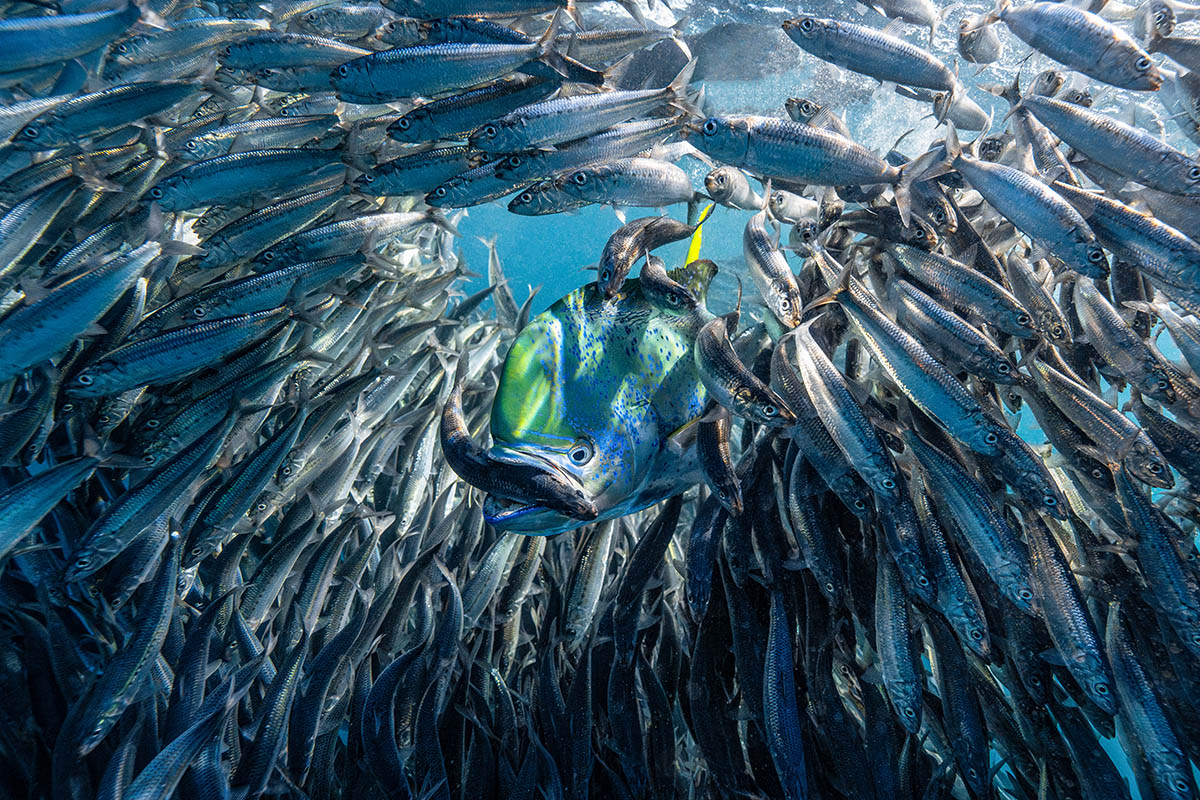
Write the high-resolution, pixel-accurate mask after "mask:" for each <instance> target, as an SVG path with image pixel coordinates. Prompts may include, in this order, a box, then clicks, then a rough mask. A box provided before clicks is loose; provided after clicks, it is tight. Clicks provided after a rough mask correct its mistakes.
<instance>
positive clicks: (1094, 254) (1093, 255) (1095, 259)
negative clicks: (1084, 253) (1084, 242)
mask: <svg viewBox="0 0 1200 800" xmlns="http://www.w3.org/2000/svg"><path fill="white" fill-rule="evenodd" d="M1103 260H1104V251H1103V250H1101V249H1100V248H1099V247H1093V248H1091V249H1089V250H1088V261H1090V262H1092V263H1093V264H1098V263H1100V262H1101V261H1103Z"/></svg>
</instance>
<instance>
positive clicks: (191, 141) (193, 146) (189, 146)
mask: <svg viewBox="0 0 1200 800" xmlns="http://www.w3.org/2000/svg"><path fill="white" fill-rule="evenodd" d="M183 146H184V147H186V148H187V149H188V150H195V149H196V148H197V147H199V146H200V145H198V144H196V142H195V140H194V139H188V140H187V142H186V143H185V144H184V145H183Z"/></svg>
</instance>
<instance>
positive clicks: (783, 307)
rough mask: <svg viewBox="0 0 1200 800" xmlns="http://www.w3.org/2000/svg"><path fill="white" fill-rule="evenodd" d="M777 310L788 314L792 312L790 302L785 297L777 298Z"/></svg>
mask: <svg viewBox="0 0 1200 800" xmlns="http://www.w3.org/2000/svg"><path fill="white" fill-rule="evenodd" d="M779 310H780V311H783V312H784V313H788V312H790V311H791V310H792V301H791V300H788V299H787V298H786V297H781V298H779Z"/></svg>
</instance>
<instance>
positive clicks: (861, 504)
mask: <svg viewBox="0 0 1200 800" xmlns="http://www.w3.org/2000/svg"><path fill="white" fill-rule="evenodd" d="M854 507H855V508H856V509H858V510H859V511H862V510H863V509H865V508H866V507H867V504H866V503H864V502H863V501H862V500H855V501H854Z"/></svg>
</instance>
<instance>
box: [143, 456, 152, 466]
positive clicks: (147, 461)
mask: <svg viewBox="0 0 1200 800" xmlns="http://www.w3.org/2000/svg"><path fill="white" fill-rule="evenodd" d="M142 463H143V464H146V465H148V466H152V465H153V464H154V456H142Z"/></svg>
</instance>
